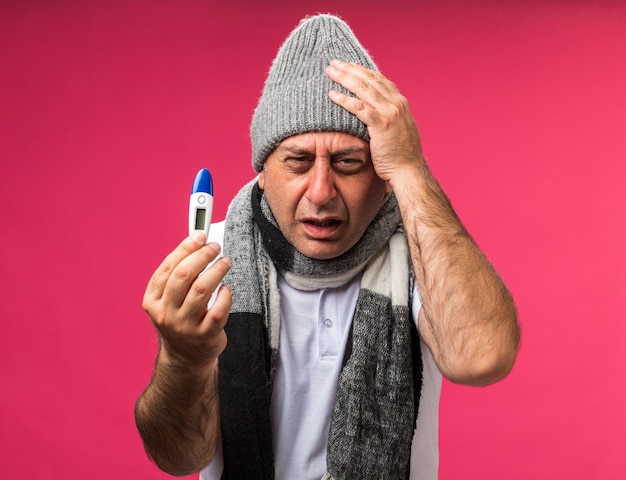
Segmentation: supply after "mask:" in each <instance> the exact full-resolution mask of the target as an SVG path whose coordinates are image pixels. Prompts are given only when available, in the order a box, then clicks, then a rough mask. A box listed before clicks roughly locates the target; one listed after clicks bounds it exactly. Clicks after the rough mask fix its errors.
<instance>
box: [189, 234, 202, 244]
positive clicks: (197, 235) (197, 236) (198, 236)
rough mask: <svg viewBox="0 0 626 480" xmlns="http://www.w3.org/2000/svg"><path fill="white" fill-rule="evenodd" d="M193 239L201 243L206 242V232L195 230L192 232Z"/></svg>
mask: <svg viewBox="0 0 626 480" xmlns="http://www.w3.org/2000/svg"><path fill="white" fill-rule="evenodd" d="M191 239H192V240H193V241H194V242H196V243H199V244H201V245H202V244H204V241H205V236H204V233H202V232H200V231H195V232H193V233H192V234H191Z"/></svg>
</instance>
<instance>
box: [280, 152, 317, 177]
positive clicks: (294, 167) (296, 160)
mask: <svg viewBox="0 0 626 480" xmlns="http://www.w3.org/2000/svg"><path fill="white" fill-rule="evenodd" d="M284 164H285V166H286V168H287V169H289V170H290V171H292V172H295V173H302V172H306V171H307V170H308V169H309V168H311V165H313V159H311V158H310V157H306V156H290V157H286V158H285V159H284Z"/></svg>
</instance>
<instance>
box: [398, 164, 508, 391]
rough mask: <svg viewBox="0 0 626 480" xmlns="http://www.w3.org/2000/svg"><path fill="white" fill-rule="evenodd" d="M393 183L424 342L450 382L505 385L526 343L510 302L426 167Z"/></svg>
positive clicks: (412, 170) (416, 168)
mask: <svg viewBox="0 0 626 480" xmlns="http://www.w3.org/2000/svg"><path fill="white" fill-rule="evenodd" d="M390 183H391V185H392V188H393V189H394V192H395V193H396V196H397V198H398V203H399V206H400V210H401V212H402V218H403V222H404V227H405V231H406V234H407V239H408V243H409V249H410V252H411V258H412V261H413V267H414V270H415V276H416V279H417V282H418V285H419V288H420V294H421V297H422V313H421V315H420V333H421V335H422V337H423V338H424V340H425V341H426V343H427V344H428V345H429V346H430V347H431V350H432V351H433V354H434V355H435V358H436V360H437V363H438V365H439V367H440V369H441V370H442V373H443V374H444V375H445V376H446V377H447V378H449V379H450V380H452V381H455V382H458V383H464V384H473V385H484V384H488V383H492V382H494V381H497V380H499V379H500V378H502V377H504V376H505V375H506V374H507V373H508V372H509V371H510V369H511V368H512V365H513V362H514V360H515V356H516V353H517V347H518V341H519V333H518V325H517V314H516V310H515V305H514V302H513V299H512V297H511V294H510V293H509V291H508V289H507V288H506V286H505V285H504V283H503V282H502V280H501V279H500V277H499V276H498V274H497V273H496V271H495V270H494V268H493V267H492V265H491V264H490V263H489V261H488V260H487V259H486V258H485V256H484V255H483V253H482V252H481V251H480V250H479V248H478V247H477V245H476V244H475V243H474V241H473V240H472V238H471V236H470V235H469V234H468V232H467V230H466V229H465V228H464V227H463V225H462V224H461V222H460V221H459V219H458V217H457V215H456V214H455V212H454V210H453V208H452V206H451V204H450V202H449V200H448V198H447V196H446V195H445V193H444V192H443V190H442V189H441V187H440V186H439V184H438V182H437V181H436V180H435V179H434V177H433V176H432V175H431V174H430V171H429V169H428V167H427V165H426V163H425V162H424V161H423V159H421V158H420V159H419V161H418V162H416V163H415V164H414V165H412V166H411V168H406V169H404V171H403V172H402V175H399V176H398V177H397V179H396V180H395V181H391V182H390Z"/></svg>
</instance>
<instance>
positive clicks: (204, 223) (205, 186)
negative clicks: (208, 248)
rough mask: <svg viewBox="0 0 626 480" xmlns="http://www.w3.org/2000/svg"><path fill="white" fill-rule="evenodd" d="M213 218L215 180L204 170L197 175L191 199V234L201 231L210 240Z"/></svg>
mask: <svg viewBox="0 0 626 480" xmlns="http://www.w3.org/2000/svg"><path fill="white" fill-rule="evenodd" d="M212 216H213V179H212V178H211V173H210V172H209V171H208V170H207V169H206V168H203V169H201V170H200V171H199V172H198V173H197V174H196V179H195V180H194V182H193V187H192V188H191V197H189V234H190V235H191V234H192V233H193V232H195V231H196V230H200V231H202V232H204V234H205V235H206V238H207V239H208V238H209V227H210V226H211V217H212Z"/></svg>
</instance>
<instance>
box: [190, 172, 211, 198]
mask: <svg viewBox="0 0 626 480" xmlns="http://www.w3.org/2000/svg"><path fill="white" fill-rule="evenodd" d="M198 192H204V193H208V194H209V195H211V196H212V195H213V179H212V178H211V173H210V172H209V170H208V169H206V168H203V169H201V170H200V171H199V172H198V173H197V174H196V179H195V180H194V181H193V187H192V188H191V193H192V194H194V193H198Z"/></svg>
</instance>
